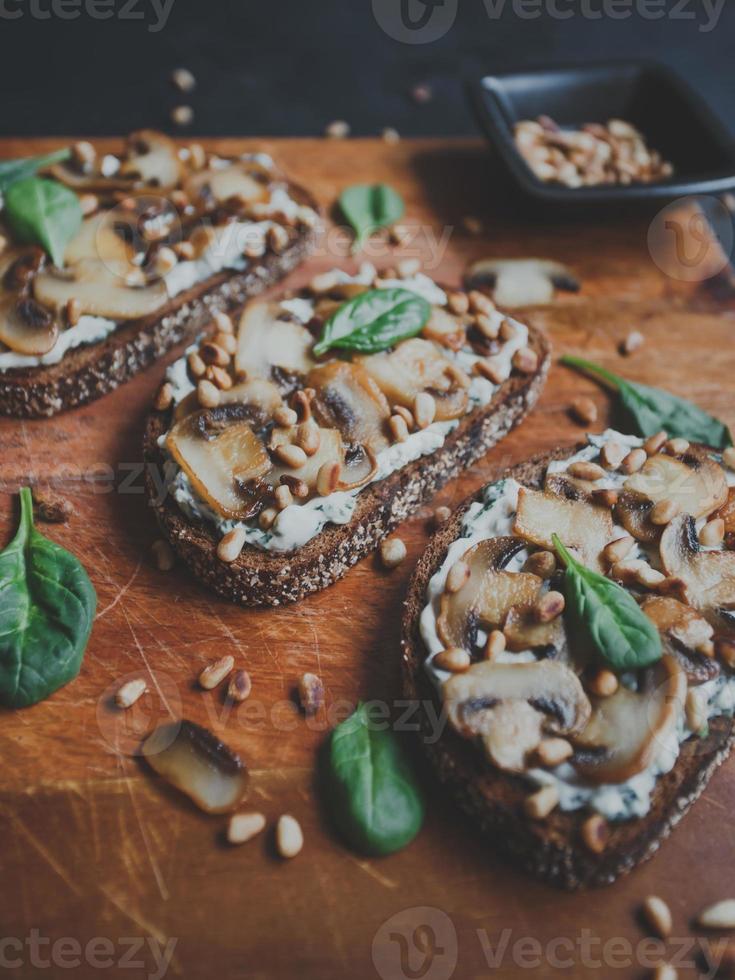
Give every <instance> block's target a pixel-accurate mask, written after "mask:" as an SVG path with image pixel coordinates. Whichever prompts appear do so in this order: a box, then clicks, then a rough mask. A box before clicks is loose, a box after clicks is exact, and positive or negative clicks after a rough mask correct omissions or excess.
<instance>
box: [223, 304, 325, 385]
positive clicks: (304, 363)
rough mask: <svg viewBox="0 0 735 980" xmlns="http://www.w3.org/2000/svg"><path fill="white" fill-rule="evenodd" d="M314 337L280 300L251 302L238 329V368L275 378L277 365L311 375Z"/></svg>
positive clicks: (236, 366) (285, 369) (250, 374)
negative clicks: (274, 370)
mask: <svg viewBox="0 0 735 980" xmlns="http://www.w3.org/2000/svg"><path fill="white" fill-rule="evenodd" d="M313 346H314V338H313V337H312V335H311V334H310V333H309V331H308V330H307V329H306V327H305V326H304V325H303V324H302V323H299V321H298V320H296V319H295V318H294V317H292V316H291V315H290V314H289V313H287V312H286V311H284V309H283V307H282V306H281V304H280V303H278V302H261V303H248V304H247V306H246V307H245V310H244V311H243V314H242V317H241V318H240V324H239V326H238V331H237V352H236V354H235V369H236V370H237V371H240V372H243V373H244V374H246V375H248V377H254V376H256V377H260V378H267V379H269V380H270V379H271V377H272V374H273V369H274V368H279V369H280V370H283V371H289V372H293V373H296V374H304V375H305V374H307V373H308V372H309V371H310V370H311V368H312V367H314V364H315V362H314V359H313V357H312V356H311V349H312V347H313Z"/></svg>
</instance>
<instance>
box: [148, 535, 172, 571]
mask: <svg viewBox="0 0 735 980" xmlns="http://www.w3.org/2000/svg"><path fill="white" fill-rule="evenodd" d="M151 551H152V552H153V558H154V559H155V562H156V568H157V569H158V571H159V572H170V571H171V569H172V568H173V567H174V565H175V564H176V556H175V555H174V551H173V548H172V547H171V545H170V544H169V543H168V541H164V540H163V538H159V539H158V540H157V541H154V542H153V544H152V545H151Z"/></svg>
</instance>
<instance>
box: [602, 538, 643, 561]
mask: <svg viewBox="0 0 735 980" xmlns="http://www.w3.org/2000/svg"><path fill="white" fill-rule="evenodd" d="M634 545H635V538H633V537H632V536H631V535H630V534H626V535H624V536H623V537H622V538H616V539H615V540H614V541H611V542H610V543H609V544H606V545H605V547H604V548H603V549H602V556H603V558H604V559H605V561H606V562H608V563H609V564H610V565H616V564H617V563H618V562H619V561H622V560H623V559H624V558H625V556H626V555H629V554H630V552H631V549H632V548H633V546H634Z"/></svg>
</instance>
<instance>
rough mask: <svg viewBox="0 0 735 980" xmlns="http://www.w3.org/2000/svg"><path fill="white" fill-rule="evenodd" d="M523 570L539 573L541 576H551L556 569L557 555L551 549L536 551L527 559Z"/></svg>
mask: <svg viewBox="0 0 735 980" xmlns="http://www.w3.org/2000/svg"><path fill="white" fill-rule="evenodd" d="M523 571H524V572H530V573H531V574H532V575H538V577H539V578H544V579H546V578H551V576H552V575H553V574H554V572H555V571H556V555H554V554H553V553H552V552H551V551H534V552H533V554H532V555H529V556H528V558H527V559H526V561H525V563H524V565H523Z"/></svg>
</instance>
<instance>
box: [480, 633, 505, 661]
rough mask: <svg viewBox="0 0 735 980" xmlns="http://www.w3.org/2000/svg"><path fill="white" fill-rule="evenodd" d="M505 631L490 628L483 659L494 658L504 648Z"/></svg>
mask: <svg viewBox="0 0 735 980" xmlns="http://www.w3.org/2000/svg"><path fill="white" fill-rule="evenodd" d="M505 643H506V640H505V633H503V632H502V631H501V630H491V631H490V635H489V636H488V638H487V643H486V644H485V660H495V658H496V657H497V656H499V655H500V654H501V653H502V652H503V651H504V650H505Z"/></svg>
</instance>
